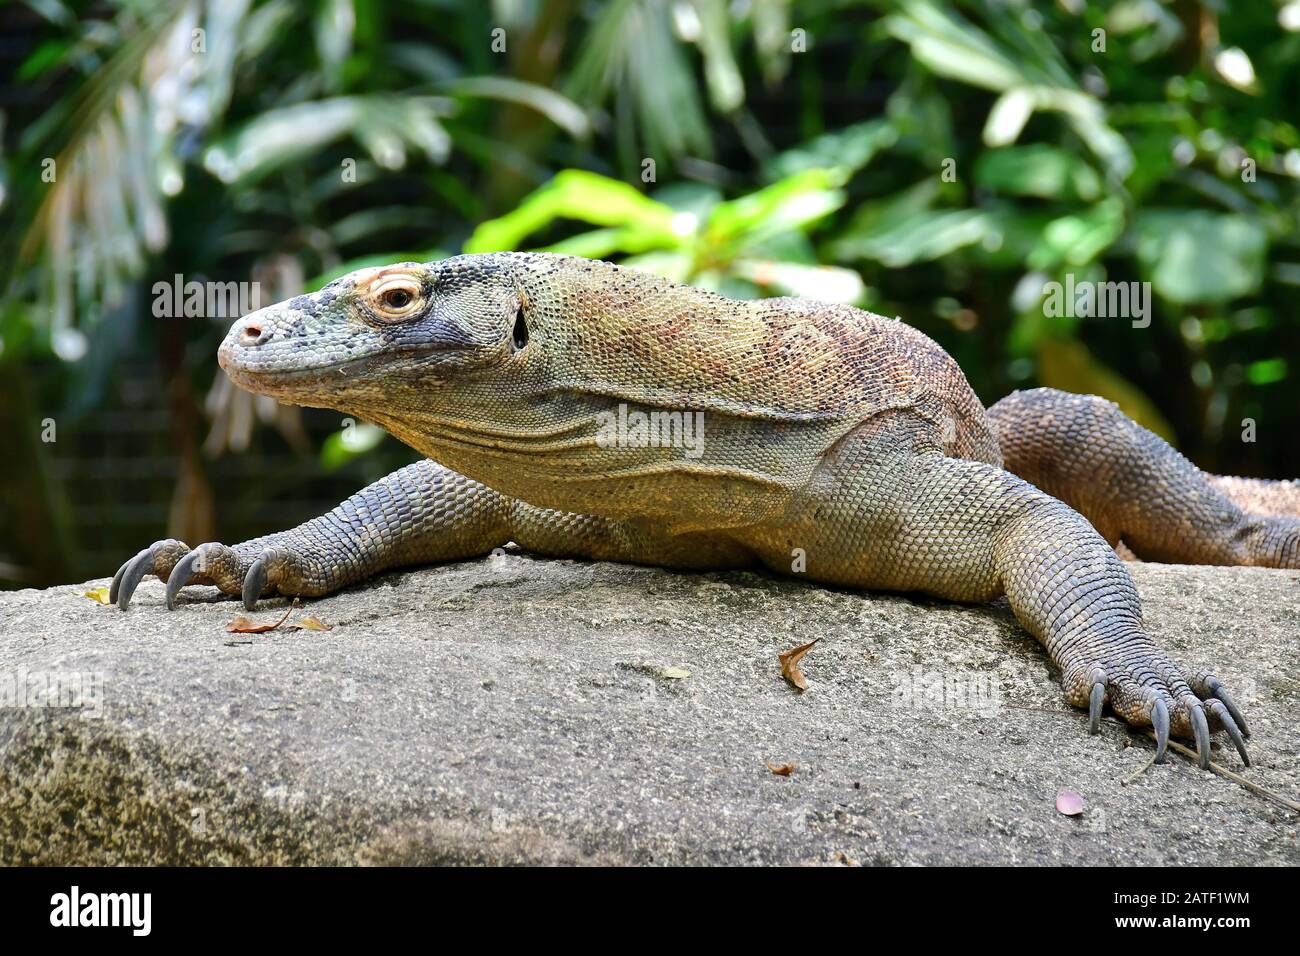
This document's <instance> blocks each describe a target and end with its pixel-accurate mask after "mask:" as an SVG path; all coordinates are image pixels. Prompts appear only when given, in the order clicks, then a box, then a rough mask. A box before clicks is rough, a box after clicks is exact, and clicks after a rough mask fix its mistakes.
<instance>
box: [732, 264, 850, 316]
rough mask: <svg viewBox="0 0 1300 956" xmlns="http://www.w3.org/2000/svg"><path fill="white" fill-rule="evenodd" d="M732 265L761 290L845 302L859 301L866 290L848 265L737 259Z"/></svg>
mask: <svg viewBox="0 0 1300 956" xmlns="http://www.w3.org/2000/svg"><path fill="white" fill-rule="evenodd" d="M732 269H733V271H734V272H735V273H736V274H737V275H739V276H741V277H742V278H745V279H748V280H749V281H751V282H753V283H754V284H755V285H757V286H758V287H759V288H761V289H762V290H763V291H764V292H775V293H777V294H779V295H794V296H802V297H804V298H808V299H819V300H821V301H823V302H847V303H849V304H850V305H851V304H853V303H855V302H860V301H862V297H863V295H864V294H865V293H866V286H865V285H864V284H863V282H862V277H861V276H860V275H858V274H857V273H856V272H854V271H853V270H851V269H842V268H839V267H837V266H817V265H805V264H803V263H800V262H772V261H770V260H759V259H737V260H736V261H735V262H734V263H733V265H732Z"/></svg>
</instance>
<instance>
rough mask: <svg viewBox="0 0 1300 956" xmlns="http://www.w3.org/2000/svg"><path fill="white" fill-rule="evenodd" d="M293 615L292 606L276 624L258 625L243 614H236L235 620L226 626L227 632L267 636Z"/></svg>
mask: <svg viewBox="0 0 1300 956" xmlns="http://www.w3.org/2000/svg"><path fill="white" fill-rule="evenodd" d="M292 613H293V607H292V606H290V607H289V609H288V610H287V611H285V612H284V617H282V618H280V620H278V621H276V622H275V623H274V624H258V623H257V622H256V621H250V620H249V619H248V618H246V617H244V615H242V614H236V615H235V617H234V619H233V620H231V622H230V623H229V624H227V625H226V630H227V631H229V632H230V633H231V634H265V633H266V632H267V631H274V630H275V629H276V628H277V627H279V626H280V625H281V624H283V623H284V622H285V621H287V620H289V615H290V614H292Z"/></svg>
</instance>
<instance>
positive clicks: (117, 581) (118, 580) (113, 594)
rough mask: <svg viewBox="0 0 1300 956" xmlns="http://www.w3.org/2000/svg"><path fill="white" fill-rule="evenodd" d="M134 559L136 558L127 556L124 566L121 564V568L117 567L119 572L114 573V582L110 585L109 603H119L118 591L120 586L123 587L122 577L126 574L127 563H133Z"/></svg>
mask: <svg viewBox="0 0 1300 956" xmlns="http://www.w3.org/2000/svg"><path fill="white" fill-rule="evenodd" d="M134 560H135V558H127V559H126V560H125V561H123V562H122V566H121V567H120V568H118V569H117V574H115V575H113V583H112V584H110V585H109V586H108V603H109V604H116V603H117V592H118V590H119V589H120V587H121V584H122V577H123V575H125V574H126V567H127V565H128V564H130V563H131V562H132V561H134Z"/></svg>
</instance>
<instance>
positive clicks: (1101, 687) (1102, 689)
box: [1088, 681, 1106, 734]
mask: <svg viewBox="0 0 1300 956" xmlns="http://www.w3.org/2000/svg"><path fill="white" fill-rule="evenodd" d="M1105 702H1106V682H1105V681H1096V682H1095V683H1094V684H1093V685H1092V692H1091V693H1090V694H1089V695H1088V733H1090V734H1095V733H1097V732H1098V731H1100V730H1101V706H1102V704H1104V703H1105Z"/></svg>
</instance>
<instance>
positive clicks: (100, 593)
mask: <svg viewBox="0 0 1300 956" xmlns="http://www.w3.org/2000/svg"><path fill="white" fill-rule="evenodd" d="M81 596H82V597H85V598H90V599H91V600H92V601H98V602H99V603H100V604H107V603H108V588H104V587H99V588H91V589H90V590H89V591H83V592H82V593H81Z"/></svg>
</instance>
